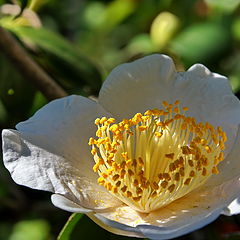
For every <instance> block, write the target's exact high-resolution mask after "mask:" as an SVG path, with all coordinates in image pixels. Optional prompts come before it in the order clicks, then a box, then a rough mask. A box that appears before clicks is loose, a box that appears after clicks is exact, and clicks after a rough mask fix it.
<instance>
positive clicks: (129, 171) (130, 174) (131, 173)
mask: <svg viewBox="0 0 240 240" xmlns="http://www.w3.org/2000/svg"><path fill="white" fill-rule="evenodd" d="M128 175H129V176H130V177H131V176H133V175H134V172H133V171H132V170H131V169H128Z"/></svg>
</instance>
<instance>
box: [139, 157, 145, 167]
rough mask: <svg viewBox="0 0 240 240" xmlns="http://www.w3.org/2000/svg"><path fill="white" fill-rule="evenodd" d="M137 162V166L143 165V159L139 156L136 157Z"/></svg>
mask: <svg viewBox="0 0 240 240" xmlns="http://www.w3.org/2000/svg"><path fill="white" fill-rule="evenodd" d="M138 164H139V166H144V161H143V159H142V158H141V157H139V158H138Z"/></svg>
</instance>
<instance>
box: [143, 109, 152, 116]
mask: <svg viewBox="0 0 240 240" xmlns="http://www.w3.org/2000/svg"><path fill="white" fill-rule="evenodd" d="M144 115H152V110H147V111H146V112H145V113H144Z"/></svg>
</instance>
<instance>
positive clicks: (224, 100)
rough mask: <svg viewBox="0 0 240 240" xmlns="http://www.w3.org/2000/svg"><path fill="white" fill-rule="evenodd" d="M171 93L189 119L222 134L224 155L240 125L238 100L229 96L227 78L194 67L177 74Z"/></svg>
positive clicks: (230, 93)
mask: <svg viewBox="0 0 240 240" xmlns="http://www.w3.org/2000/svg"><path fill="white" fill-rule="evenodd" d="M172 94H173V96H176V97H178V98H179V100H180V101H181V102H182V103H183V104H184V105H186V106H187V107H188V108H189V112H188V115H189V116H192V117H195V118H196V119H197V120H198V121H202V122H206V121H208V122H210V123H211V124H212V125H214V126H221V127H222V128H223V130H224V131H226V133H227V137H228V141H227V143H226V146H227V147H226V149H227V151H226V153H228V150H230V148H231V146H232V144H233V142H234V140H235V137H236V133H237V130H238V124H239V123H240V101H239V100H238V99H237V97H236V96H234V95H233V93H232V90H231V87H230V84H229V81H228V79H227V78H226V77H224V76H221V75H219V74H215V73H211V72H210V71H209V70H208V69H207V68H206V67H204V66H203V65H201V64H196V65H193V66H192V67H191V68H190V69H189V70H188V71H187V72H185V73H179V74H178V78H177V79H176V82H175V85H174V87H173V92H172Z"/></svg>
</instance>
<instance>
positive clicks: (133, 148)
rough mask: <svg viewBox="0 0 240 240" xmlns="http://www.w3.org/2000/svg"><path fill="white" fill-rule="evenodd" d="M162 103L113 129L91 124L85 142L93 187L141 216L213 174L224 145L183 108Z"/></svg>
mask: <svg viewBox="0 0 240 240" xmlns="http://www.w3.org/2000/svg"><path fill="white" fill-rule="evenodd" d="M179 104H180V101H176V102H175V103H174V104H169V103H167V102H165V101H164V102H163V103H162V105H163V109H153V110H148V111H146V112H145V113H144V114H141V113H137V114H135V115H134V116H133V117H132V118H130V119H123V120H122V121H121V122H119V123H115V119H114V118H106V117H102V118H97V119H96V120H95V124H96V125H97V127H98V130H97V131H96V136H97V139H94V138H90V140H89V145H91V146H92V150H91V153H92V154H93V156H94V160H95V163H96V164H95V165H94V167H93V170H94V171H95V172H98V174H99V176H100V177H99V178H98V183H99V184H100V185H102V186H104V187H105V188H106V189H107V190H108V191H110V192H111V193H112V194H114V195H115V196H116V197H118V198H119V199H120V200H122V201H123V202H124V203H126V204H127V205H129V206H131V207H133V208H134V209H136V210H138V211H141V212H150V211H153V210H156V209H158V208H160V207H162V206H164V205H167V204H169V203H170V202H172V201H174V200H176V199H178V198H180V197H182V196H184V195H186V194H187V193H189V192H191V191H192V190H194V189H196V188H197V187H199V186H200V185H202V184H203V183H204V182H206V180H207V179H208V178H209V177H210V176H211V175H212V174H217V173H218V168H217V165H218V164H219V162H221V161H222V160H223V159H224V153H223V150H224V144H225V142H226V140H227V136H226V134H225V132H224V131H223V130H222V129H221V127H217V128H216V129H215V128H214V127H213V126H212V125H211V124H209V123H208V122H206V123H202V122H200V123H197V122H196V120H195V118H193V117H187V116H186V113H185V112H186V111H187V110H188V108H187V107H182V108H181V107H180V106H179Z"/></svg>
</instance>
